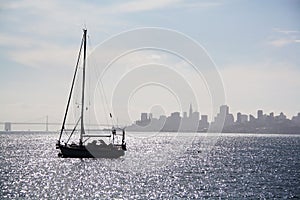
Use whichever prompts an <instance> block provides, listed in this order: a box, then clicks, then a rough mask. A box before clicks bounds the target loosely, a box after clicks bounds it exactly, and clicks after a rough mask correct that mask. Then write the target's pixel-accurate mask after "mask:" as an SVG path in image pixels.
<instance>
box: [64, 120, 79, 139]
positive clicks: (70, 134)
mask: <svg viewBox="0 0 300 200" xmlns="http://www.w3.org/2000/svg"><path fill="white" fill-rule="evenodd" d="M80 120H81V117H79V119H78V120H77V123H76V125H75V126H74V128H73V130H72V132H71V134H70V136H69V138H68V140H67V142H66V143H68V142H69V141H70V139H71V136H72V135H73V133H74V132H75V130H76V128H77V126H78V124H79V122H80Z"/></svg>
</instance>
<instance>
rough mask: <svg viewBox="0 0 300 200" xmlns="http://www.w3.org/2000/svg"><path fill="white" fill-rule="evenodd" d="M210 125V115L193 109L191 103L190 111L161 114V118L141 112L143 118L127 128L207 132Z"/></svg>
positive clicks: (135, 129)
mask: <svg viewBox="0 0 300 200" xmlns="http://www.w3.org/2000/svg"><path fill="white" fill-rule="evenodd" d="M208 127H209V123H208V116H207V115H201V118H200V114H199V112H197V111H193V108H192V105H190V109H189V113H188V114H187V112H183V116H182V117H181V115H180V112H173V113H171V115H170V116H168V117H167V116H165V115H161V116H160V117H159V119H156V118H153V117H152V113H141V119H140V120H137V121H136V122H135V123H134V124H133V125H132V126H129V127H127V130H132V131H165V132H177V131H180V132H206V131H207V129H208Z"/></svg>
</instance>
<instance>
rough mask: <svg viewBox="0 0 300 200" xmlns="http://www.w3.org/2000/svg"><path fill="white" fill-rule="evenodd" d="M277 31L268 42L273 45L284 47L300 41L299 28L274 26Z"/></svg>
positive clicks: (274, 30)
mask: <svg viewBox="0 0 300 200" xmlns="http://www.w3.org/2000/svg"><path fill="white" fill-rule="evenodd" d="M273 32H274V33H275V34H274V35H272V37H270V39H269V42H268V44H269V45H271V46H273V47H284V46H287V45H291V44H296V43H299V41H300V31H298V30H283V29H279V28H274V29H273Z"/></svg>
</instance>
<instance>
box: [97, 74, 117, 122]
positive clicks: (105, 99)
mask: <svg viewBox="0 0 300 200" xmlns="http://www.w3.org/2000/svg"><path fill="white" fill-rule="evenodd" d="M100 84H101V87H102V91H103V96H104V101H105V104H106V106H107V108H108V111H109V114H110V119H111V123H112V126H114V121H113V118H112V116H111V112H110V109H109V106H108V101H107V98H106V95H105V91H104V86H103V83H102V81H101V79H100Z"/></svg>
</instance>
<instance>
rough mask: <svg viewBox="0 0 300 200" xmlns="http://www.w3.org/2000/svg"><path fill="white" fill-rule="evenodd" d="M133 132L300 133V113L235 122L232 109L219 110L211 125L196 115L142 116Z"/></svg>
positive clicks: (248, 117)
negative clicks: (291, 115) (289, 116)
mask: <svg viewBox="0 0 300 200" xmlns="http://www.w3.org/2000/svg"><path fill="white" fill-rule="evenodd" d="M127 129H128V130H130V131H162V132H177V131H179V132H207V131H208V130H210V131H211V132H215V131H222V132H231V133H289V134H294V133H300V113H298V115H297V116H294V117H292V119H288V118H287V117H286V115H285V114H284V113H282V112H281V113H280V114H279V115H277V116H275V115H274V113H273V112H271V113H269V114H264V112H263V110H258V111H257V116H256V117H255V116H253V115H247V114H243V113H240V112H238V113H237V114H236V119H235V118H234V116H233V114H231V113H230V112H229V106H227V105H222V106H220V111H219V113H218V114H217V116H215V117H214V120H213V121H212V122H211V123H209V122H208V116H207V115H201V117H200V114H199V112H197V111H193V108H192V105H190V109H189V112H188V113H187V112H183V113H182V116H181V115H180V112H173V113H171V115H170V116H168V117H167V116H165V115H161V116H160V117H159V119H156V118H153V115H152V113H141V119H140V120H137V121H136V122H135V123H134V124H133V125H131V126H129V127H128V128H127Z"/></svg>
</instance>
